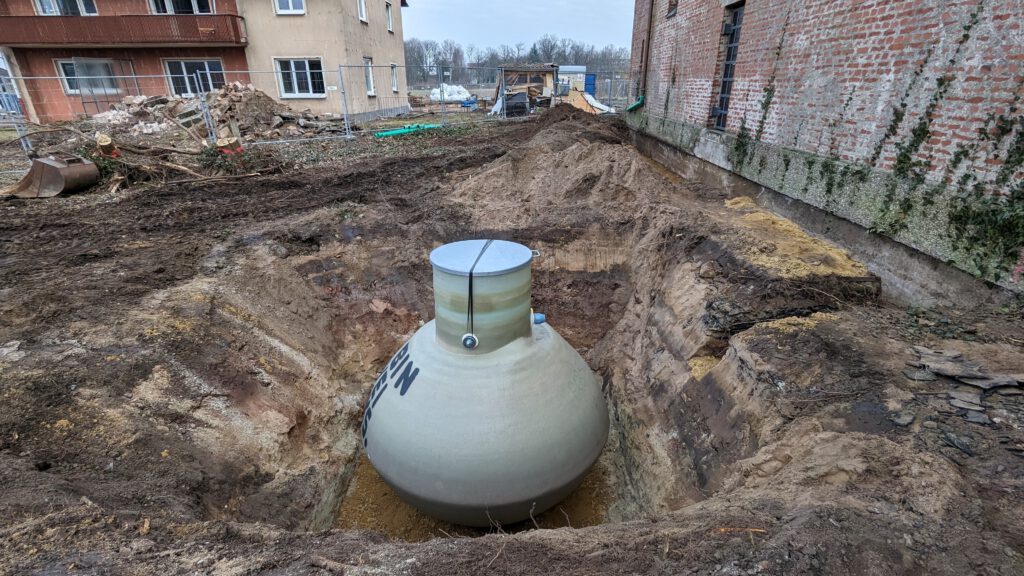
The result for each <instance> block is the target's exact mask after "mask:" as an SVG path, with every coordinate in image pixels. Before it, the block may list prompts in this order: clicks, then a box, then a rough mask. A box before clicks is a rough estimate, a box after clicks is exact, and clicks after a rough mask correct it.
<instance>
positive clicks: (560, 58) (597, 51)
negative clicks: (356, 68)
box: [405, 34, 629, 83]
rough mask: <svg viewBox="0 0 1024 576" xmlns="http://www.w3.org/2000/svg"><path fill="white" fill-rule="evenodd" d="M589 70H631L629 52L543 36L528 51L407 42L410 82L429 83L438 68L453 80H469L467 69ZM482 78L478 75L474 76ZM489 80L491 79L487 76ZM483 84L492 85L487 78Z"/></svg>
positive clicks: (521, 46) (447, 42)
mask: <svg viewBox="0 0 1024 576" xmlns="http://www.w3.org/2000/svg"><path fill="white" fill-rule="evenodd" d="M548 62H554V63H555V64H559V65H569V64H572V65H579V66H586V67H587V70H588V71H594V72H622V71H625V70H627V69H628V68H629V49H628V48H622V47H619V46H611V45H609V46H605V47H604V48H597V47H595V46H594V45H592V44H585V43H583V42H579V41H576V40H572V39H570V38H559V37H557V36H553V35H550V34H548V35H544V36H542V37H541V38H540V39H539V40H537V41H536V42H534V43H533V44H532V45H531V46H530V47H529V48H527V46H526V44H523V43H519V44H516V45H515V46H509V45H507V44H502V45H501V46H498V47H496V48H495V47H487V48H478V47H476V46H474V45H472V44H470V45H469V46H466V47H465V48H463V46H462V45H461V44H459V43H458V42H456V41H454V40H445V41H443V42H435V41H434V40H420V39H419V38H410V39H408V40H406V41H405V64H406V66H408V67H409V70H408V72H407V77H408V79H409V81H410V82H424V83H429V82H431V81H433V80H434V78H435V77H436V75H437V71H438V69H439V68H441V69H443V70H446V71H447V70H452V71H453V72H452V76H453V77H452V80H456V79H459V77H465V76H467V75H468V74H467V72H465V71H460V70H462V69H466V68H498V67H500V66H502V65H504V64H546V63H548ZM472 76H473V77H474V78H479V77H480V74H479V73H473V74H472ZM485 76H489V75H485ZM480 81H484V82H489V81H491V80H490V79H488V78H480Z"/></svg>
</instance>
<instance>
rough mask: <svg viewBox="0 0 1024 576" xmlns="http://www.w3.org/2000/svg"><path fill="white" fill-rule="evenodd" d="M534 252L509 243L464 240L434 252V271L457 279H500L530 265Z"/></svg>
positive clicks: (431, 253)
mask: <svg viewBox="0 0 1024 576" xmlns="http://www.w3.org/2000/svg"><path fill="white" fill-rule="evenodd" d="M531 260H533V251H532V250H530V249H529V248H527V247H526V246H523V245H522V244H517V243H515V242H509V241H507V240H462V241H459V242H452V243H451V244H445V245H443V246H438V247H437V248H434V250H433V251H431V252H430V264H431V266H433V267H434V268H436V269H438V270H440V271H442V272H447V273H449V274H455V275H457V276H469V273H470V271H472V272H473V276H499V275H501V274H508V273H509V272H515V271H516V270H519V269H521V268H525V267H526V266H529V265H530V261H531Z"/></svg>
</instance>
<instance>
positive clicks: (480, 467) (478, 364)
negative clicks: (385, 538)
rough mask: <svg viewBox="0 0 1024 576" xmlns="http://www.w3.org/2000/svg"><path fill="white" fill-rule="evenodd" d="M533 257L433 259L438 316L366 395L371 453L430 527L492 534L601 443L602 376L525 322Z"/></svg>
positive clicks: (482, 251)
mask: <svg viewBox="0 0 1024 576" xmlns="http://www.w3.org/2000/svg"><path fill="white" fill-rule="evenodd" d="M532 258H533V254H532V252H531V251H530V250H529V249H528V248H526V247H525V246H523V245H521V244H516V243H513V242H506V241H503V240H466V241H462V242H455V243H452V244H445V245H444V246H441V247H439V248H437V249H435V250H434V251H433V252H431V254H430V262H431V265H432V266H433V269H434V306H435V319H434V320H432V321H430V322H428V323H427V324H425V325H424V326H423V327H422V328H420V329H419V330H418V331H417V332H416V334H414V335H413V336H412V338H410V339H409V341H408V342H406V344H405V345H404V346H402V348H401V349H400V350H399V351H398V352H397V353H396V354H395V356H394V357H393V358H391V360H390V361H389V362H388V364H386V365H385V367H384V370H383V372H382V373H381V374H380V376H379V377H378V379H377V381H376V383H375V384H374V386H373V388H372V390H371V392H370V398H369V400H368V403H367V407H366V412H365V415H364V417H363V429H362V432H363V443H364V446H365V449H366V454H367V456H368V457H369V459H370V461H371V462H372V463H373V466H374V468H376V470H377V472H378V473H379V474H380V475H381V477H382V478H383V479H384V480H385V481H386V482H387V483H388V484H389V485H390V486H391V487H392V488H394V489H395V491H396V492H397V493H398V494H399V495H400V496H401V497H402V498H403V499H405V500H406V501H407V502H409V503H411V504H412V505H413V506H415V507H417V508H419V509H420V510H422V511H423V512H426V513H427V514H429V515H431V516H434V517H436V518H440V519H442V520H447V521H449V522H453V523H456V524H465V525H469V526H489V525H494V524H509V523H513V522H518V521H521V520H526V519H528V518H530V517H531V515H532V516H536V515H537V514H540V513H541V512H543V511H544V510H546V509H548V508H550V507H551V506H553V505H554V504H557V503H558V502H559V501H561V500H562V499H564V498H565V497H566V496H567V495H568V494H569V493H570V492H572V491H573V489H575V488H576V487H577V486H578V485H579V484H580V482H582V480H583V477H584V475H585V474H586V472H587V470H588V469H589V468H590V467H591V465H593V463H594V461H595V460H596V459H597V457H598V456H599V455H600V453H601V450H602V449H603V448H604V444H605V441H606V440H607V438H608V412H607V407H606V405H605V402H604V397H603V396H602V393H601V386H600V383H599V382H598V380H597V378H596V377H595V375H594V374H593V372H591V371H590V368H589V367H588V366H587V364H586V363H585V362H584V361H583V358H581V357H580V355H579V354H578V353H577V352H576V350H574V349H573V348H572V346H570V345H569V344H568V343H567V342H566V341H565V340H564V339H562V337H561V336H559V335H558V333H557V332H555V331H554V330H553V329H552V328H551V327H550V326H549V325H548V324H546V323H545V322H543V320H542V317H540V315H536V316H535V315H533V314H532V313H531V309H530V262H531V260H532Z"/></svg>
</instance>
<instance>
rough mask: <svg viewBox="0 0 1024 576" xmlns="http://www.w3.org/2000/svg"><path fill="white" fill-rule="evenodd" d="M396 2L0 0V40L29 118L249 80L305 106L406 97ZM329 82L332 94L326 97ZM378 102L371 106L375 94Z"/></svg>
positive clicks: (334, 110)
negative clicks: (341, 89)
mask: <svg viewBox="0 0 1024 576" xmlns="http://www.w3.org/2000/svg"><path fill="white" fill-rule="evenodd" d="M403 6H406V2H405V0H394V1H392V0H347V1H339V0H245V1H240V0H0V50H2V51H3V53H4V54H5V55H6V56H7V59H8V61H9V62H10V64H11V68H12V70H11V72H12V76H14V77H15V78H16V80H17V81H16V84H17V88H18V92H19V93H20V95H21V97H22V102H23V104H24V107H25V108H26V110H25V112H27V114H28V115H29V117H31V118H32V119H34V120H36V121H39V122H51V121H55V120H67V119H71V118H74V117H76V116H79V115H82V114H96V113H98V112H102V111H105V110H107V109H109V107H110V105H111V104H112V103H114V102H119V101H121V100H122V99H123V98H124V97H125V96H127V95H147V96H151V95H159V94H177V95H190V94H195V93H197V92H199V91H200V89H201V90H207V89H209V88H211V87H212V88H217V87H219V86H222V85H223V84H224V83H225V82H231V81H236V80H237V81H241V82H245V83H249V82H252V83H253V84H255V85H256V87H257V88H260V89H262V90H263V91H265V92H267V93H268V94H270V95H271V96H274V97H276V98H278V99H281V100H285V101H288V103H289V104H291V105H293V106H295V107H297V108H299V109H304V108H308V109H311V110H312V111H313V112H316V113H325V114H327V113H330V114H339V113H340V112H341V105H340V102H339V100H340V99H339V98H338V97H337V94H338V91H337V88H338V86H337V85H338V77H339V75H338V73H337V70H338V67H339V66H353V67H354V68H352V70H351V71H350V73H349V75H348V77H347V78H346V82H345V84H346V89H347V91H348V93H349V95H350V97H349V101H348V105H349V112H350V113H352V114H353V115H356V116H357V117H358V115H359V114H374V113H376V112H377V111H379V110H381V109H382V108H385V107H386V108H389V109H399V108H402V106H401V103H402V102H403V101H404V102H405V106H404V108H405V109H407V108H408V105H407V100H405V92H406V86H405V75H404V73H403V72H400V70H403V69H402V67H403V66H404V64H405V53H404V48H403V40H402V19H401V10H400V8H401V7H403ZM332 90H333V97H332ZM385 101H386V102H387V104H386V105H382V104H381V102H385Z"/></svg>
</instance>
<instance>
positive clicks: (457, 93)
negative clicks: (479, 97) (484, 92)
mask: <svg viewBox="0 0 1024 576" xmlns="http://www.w3.org/2000/svg"><path fill="white" fill-rule="evenodd" d="M470 96H471V95H470V93H469V90H466V89H465V88H463V87H462V86H459V85H455V86H453V85H451V84H441V87H440V88H434V89H433V90H431V91H430V101H431V102H462V101H463V100H467V99H469V98H470Z"/></svg>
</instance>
